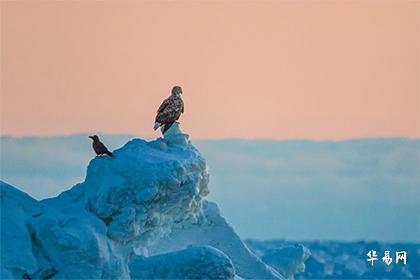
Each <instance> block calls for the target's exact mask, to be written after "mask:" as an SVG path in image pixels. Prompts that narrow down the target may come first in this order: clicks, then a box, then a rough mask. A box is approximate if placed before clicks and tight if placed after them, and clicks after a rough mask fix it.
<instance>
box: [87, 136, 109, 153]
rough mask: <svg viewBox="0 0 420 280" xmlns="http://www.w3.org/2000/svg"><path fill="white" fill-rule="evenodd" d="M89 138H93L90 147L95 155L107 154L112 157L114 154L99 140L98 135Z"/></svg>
mask: <svg viewBox="0 0 420 280" xmlns="http://www.w3.org/2000/svg"><path fill="white" fill-rule="evenodd" d="M89 138H91V139H92V140H93V143H92V147H93V150H94V151H95V153H96V155H98V156H100V155H108V156H110V157H114V154H113V153H111V152H110V151H108V149H107V148H106V147H105V145H104V144H103V143H102V142H101V141H99V137H98V136H97V135H92V136H89Z"/></svg>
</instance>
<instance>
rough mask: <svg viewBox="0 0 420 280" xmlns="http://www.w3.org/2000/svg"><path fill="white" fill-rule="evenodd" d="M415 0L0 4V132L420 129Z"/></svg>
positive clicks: (248, 134)
mask: <svg viewBox="0 0 420 280" xmlns="http://www.w3.org/2000/svg"><path fill="white" fill-rule="evenodd" d="M419 6H420V4H419V2H417V3H416V2H415V1H412V2H401V1H394V2H392V1H391V2H377V1H372V2H370V3H368V2H360V1H349V2H339V1H337V2H277V3H268V2H266V3H257V2H255V3H227V2H217V3H215V2H213V3H210V2H207V3H205V2H200V3H198V2H195V3H188V2H180V3H169V2H166V3H164V2H160V3H152V2H125V3H122V2H117V1H116V2H96V1H92V2H58V1H57V2H53V1H51V2H47V1H44V2H17V1H14V2H5V1H2V2H1V134H2V135H6V134H7V135H9V134H12V135H53V134H70V133H75V132H98V131H101V132H108V133H135V134H139V135H143V136H144V135H147V136H150V135H158V133H156V132H153V130H152V126H153V120H154V116H155V111H156V109H157V107H158V106H159V105H160V102H161V101H162V100H163V98H165V97H167V96H168V95H169V93H170V88H171V87H172V85H174V84H179V85H181V86H182V87H183V89H184V96H183V97H184V101H185V105H186V109H185V114H184V115H183V116H182V117H181V122H182V126H183V129H184V130H185V131H186V132H188V133H189V134H191V135H193V136H194V137H195V138H221V137H244V138H276V139H280V138H311V139H343V138H356V137H357V138H358V137H371V136H409V137H419V136H420V128H419V111H420V109H419V108H420V103H419V102H420V101H419V95H420V88H419V62H420V58H419V37H420V30H419V14H420V8H419Z"/></svg>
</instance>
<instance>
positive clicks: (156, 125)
mask: <svg viewBox="0 0 420 280" xmlns="http://www.w3.org/2000/svg"><path fill="white" fill-rule="evenodd" d="M159 127H160V123H158V122H155V125H154V126H153V129H154V130H156V129H158V128H159Z"/></svg>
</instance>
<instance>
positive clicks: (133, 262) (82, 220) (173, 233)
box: [0, 124, 289, 279]
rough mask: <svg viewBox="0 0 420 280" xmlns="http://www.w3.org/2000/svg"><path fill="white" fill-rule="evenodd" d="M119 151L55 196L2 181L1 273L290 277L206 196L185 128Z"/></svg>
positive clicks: (202, 171)
mask: <svg viewBox="0 0 420 280" xmlns="http://www.w3.org/2000/svg"><path fill="white" fill-rule="evenodd" d="M114 155H115V157H114V158H110V157H106V156H102V157H96V158H94V159H93V160H92V161H91V162H90V164H89V166H88V168H87V174H86V178H85V181H84V182H82V183H80V184H77V185H75V186H74V187H72V188H71V189H69V190H68V191H65V192H63V193H61V194H60V195H59V196H57V197H55V198H50V199H46V200H41V201H37V200H35V199H33V198H31V197H30V196H29V195H27V194H25V193H23V192H21V191H19V190H18V189H16V188H14V187H12V186H10V185H8V184H6V183H4V182H2V183H1V184H0V186H1V194H0V199H1V271H0V272H1V274H0V276H1V279H8V278H12V279H22V278H27V279H29V278H30V279H41V278H43V279H47V278H58V279H60V278H68V279H71V278H78V279H104V278H112V279H145V278H159V279H175V278H178V279H188V278H194V279H196V278H205V279H233V278H235V277H237V278H246V279H281V278H283V277H282V275H281V274H280V273H279V272H278V270H276V269H274V268H272V267H270V266H268V265H267V264H265V263H264V262H263V261H261V259H260V258H258V257H257V256H256V255H254V254H253V253H252V252H251V251H250V250H249V249H248V248H247V246H246V245H245V244H244V243H243V242H242V241H241V239H240V238H239V237H238V235H237V234H236V233H235V231H234V229H233V228H232V227H231V226H230V225H229V224H228V223H227V222H226V220H225V219H224V218H223V217H222V216H221V215H220V213H219V209H218V207H217V205H216V204H215V203H212V202H208V201H206V200H204V199H203V198H204V197H205V196H206V195H207V194H208V193H209V190H208V184H209V172H208V168H207V165H206V162H205V160H204V158H203V157H202V156H201V154H200V153H199V151H198V150H197V149H196V148H195V147H194V146H193V145H192V144H191V143H190V141H189V139H188V135H186V134H183V133H182V132H181V131H180V130H179V126H178V124H175V125H173V127H171V128H170V130H169V131H168V132H167V133H166V134H165V137H164V138H159V139H157V140H154V141H150V142H147V141H144V140H141V139H133V140H131V141H130V142H128V143H127V144H126V145H124V146H123V147H122V148H120V149H118V150H116V151H114ZM288 276H289V275H288Z"/></svg>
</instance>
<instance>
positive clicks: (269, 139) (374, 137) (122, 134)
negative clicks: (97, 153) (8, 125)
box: [0, 132, 420, 142]
mask: <svg viewBox="0 0 420 280" xmlns="http://www.w3.org/2000/svg"><path fill="white" fill-rule="evenodd" d="M91 134H92V133H89V132H74V133H69V134H52V135H33V134H32V135H31V134H28V135H13V134H4V135H3V134H1V133H0V139H2V138H17V139H22V138H60V137H72V136H85V135H91ZM95 134H99V135H106V136H124V137H133V138H144V139H155V138H156V139H157V138H160V137H162V135H160V136H156V135H135V134H130V133H109V132H95ZM186 134H188V133H186ZM188 135H189V136H190V138H191V134H188ZM386 139H388V140H391V139H393V140H398V139H399V140H411V141H418V140H420V137H413V136H403V135H395V136H368V137H357V136H356V137H349V138H303V137H284V138H265V137H261V138H259V137H255V138H250V137H210V138H201V137H200V138H194V140H196V141H279V142H281V141H308V142H345V141H360V140H386Z"/></svg>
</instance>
